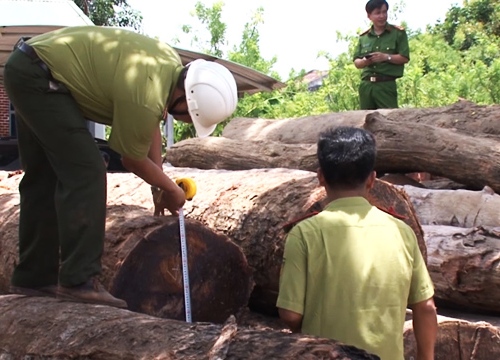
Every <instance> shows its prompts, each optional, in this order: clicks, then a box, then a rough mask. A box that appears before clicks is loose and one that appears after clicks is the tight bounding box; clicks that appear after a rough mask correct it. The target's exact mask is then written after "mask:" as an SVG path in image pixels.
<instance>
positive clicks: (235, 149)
mask: <svg viewBox="0 0 500 360" xmlns="http://www.w3.org/2000/svg"><path fill="white" fill-rule="evenodd" d="M165 160H166V162H168V163H170V164H172V165H173V166H176V167H193V168H198V169H225V170H250V169H266V168H287V169H297V170H306V171H316V170H317V169H318V159H317V155H316V144H285V143H278V142H271V141H246V140H232V139H227V138H224V137H207V138H193V139H187V140H182V141H180V142H178V143H176V144H174V145H173V146H172V147H171V148H169V149H168V150H167V153H166V155H165Z"/></svg>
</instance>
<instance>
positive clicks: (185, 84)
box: [4, 26, 237, 307]
mask: <svg viewBox="0 0 500 360" xmlns="http://www.w3.org/2000/svg"><path fill="white" fill-rule="evenodd" d="M4 84H5V88H6V90H7V94H8V95H9V97H10V100H11V102H12V104H13V105H14V107H15V109H16V114H17V115H16V121H17V126H18V140H19V153H20V159H21V164H22V168H23V170H24V176H23V179H22V181H21V183H20V185H19V192H20V196H21V210H20V211H21V212H20V222H19V263H18V264H17V266H16V268H15V269H14V273H13V275H12V279H11V292H12V293H17V294H23V295H28V296H29V295H32V296H40V295H41V296H57V297H58V298H61V299H67V300H73V301H80V302H88V303H97V304H106V305H111V306H116V307H126V306H127V304H126V303H125V301H123V300H120V299H117V298H115V297H113V296H112V295H111V294H109V293H108V292H107V291H106V290H105V289H104V288H103V287H102V285H101V284H100V283H99V282H98V281H97V279H96V277H97V276H98V275H99V274H100V273H101V256H102V252H103V243H104V230H105V220H106V168H105V164H104V162H103V159H102V157H101V154H100V152H99V150H98V148H97V146H96V144H95V141H94V139H93V137H92V135H91V134H90V132H89V131H88V130H87V126H86V119H90V120H93V121H95V122H98V123H101V124H106V125H110V126H111V129H112V130H111V134H110V136H109V146H110V148H111V149H113V150H115V151H116V152H118V153H119V154H120V155H121V157H122V163H123V166H124V167H125V168H126V169H128V170H129V171H131V172H133V173H134V174H136V175H137V176H139V177H141V178H142V179H143V180H144V181H146V182H147V183H149V184H150V185H152V187H154V188H159V189H160V190H159V191H161V192H162V196H160V197H156V199H157V201H156V202H155V213H159V212H161V211H163V210H164V209H165V208H166V209H168V210H169V211H170V212H171V213H172V214H177V213H178V209H180V208H181V207H182V206H183V204H184V202H185V195H184V192H183V190H182V189H181V188H180V187H179V186H177V185H176V184H175V182H173V181H172V180H171V179H170V178H169V177H168V176H167V175H166V174H164V173H163V171H162V156H161V132H160V122H161V120H162V119H164V118H165V116H166V114H167V113H170V114H172V115H173V116H174V118H176V119H177V120H182V121H186V122H192V123H193V124H194V126H195V128H196V131H197V133H198V135H199V136H207V135H209V134H211V133H212V131H213V130H214V128H215V126H216V125H217V123H219V122H221V121H223V120H225V119H226V118H228V117H229V116H230V115H231V114H232V113H233V112H234V110H235V108H236V104H237V89H236V82H235V79H234V77H233V75H232V74H231V73H230V72H229V70H228V69H226V68H225V67H224V66H222V65H220V64H216V63H214V62H209V61H204V60H195V61H193V62H192V63H191V64H189V65H188V66H186V67H184V66H183V65H182V63H181V59H180V57H179V55H178V54H177V52H176V51H175V50H174V49H173V48H171V47H170V46H168V45H166V44H164V43H162V42H160V41H157V40H154V39H151V38H149V37H146V36H143V35H139V34H136V33H134V32H132V31H128V30H123V29H117V28H106V27H97V26H95V27H94V26H86V27H69V28H64V29H61V30H56V31H53V32H49V33H46V34H43V35H40V36H37V37H34V38H32V39H30V40H28V41H27V42H24V41H22V40H20V41H19V42H18V44H17V45H16V49H15V50H14V52H13V53H12V55H11V56H10V58H9V60H8V61H7V64H6V66H5V72H4ZM158 198H159V199H160V200H159V201H158Z"/></svg>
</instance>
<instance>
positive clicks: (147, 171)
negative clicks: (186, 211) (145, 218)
mask: <svg viewBox="0 0 500 360" xmlns="http://www.w3.org/2000/svg"><path fill="white" fill-rule="evenodd" d="M122 164H123V166H124V167H125V169H127V170H128V171H130V172H133V173H134V174H135V175H137V176H139V177H140V178H141V179H143V180H144V181H145V182H147V183H148V184H150V185H152V186H156V187H159V188H160V189H161V190H163V191H164V196H163V197H162V198H163V199H167V200H166V201H165V202H164V203H163V204H162V205H164V207H165V208H167V209H168V210H169V211H170V212H171V213H172V214H173V215H177V214H178V210H179V209H180V208H182V206H183V205H184V203H185V202H186V195H185V194H184V191H183V190H182V189H181V188H180V187H179V186H177V184H176V183H175V182H173V181H172V180H171V179H170V178H169V177H168V176H167V175H165V173H164V172H163V170H162V168H161V167H158V165H157V164H155V163H154V162H153V161H152V160H151V159H150V158H149V157H147V158H145V159H142V160H136V159H132V158H130V157H126V156H122Z"/></svg>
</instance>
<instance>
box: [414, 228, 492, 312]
mask: <svg viewBox="0 0 500 360" xmlns="http://www.w3.org/2000/svg"><path fill="white" fill-rule="evenodd" d="M423 229H424V233H425V241H426V244H427V251H428V263H427V267H428V269H429V273H430V275H431V278H432V280H433V282H434V287H435V291H436V294H435V296H436V298H437V299H439V300H440V302H441V303H442V304H444V305H446V306H452V307H458V308H460V309H462V310H471V311H478V312H489V313H494V314H497V315H498V314H500V269H499V266H498V264H499V263H500V240H499V239H500V228H489V229H488V228H484V227H478V228H458V227H454V226H439V225H435V226H433V225H427V226H423Z"/></svg>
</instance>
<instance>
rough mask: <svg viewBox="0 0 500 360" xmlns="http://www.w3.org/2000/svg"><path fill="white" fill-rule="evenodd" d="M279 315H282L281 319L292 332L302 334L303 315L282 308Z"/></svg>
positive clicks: (279, 309)
mask: <svg viewBox="0 0 500 360" xmlns="http://www.w3.org/2000/svg"><path fill="white" fill-rule="evenodd" d="M278 313H279V315H280V319H281V320H283V322H284V323H285V324H286V325H287V326H288V327H289V328H290V330H292V332H294V333H299V332H300V329H301V327H302V314H299V313H296V312H294V311H291V310H287V309H282V308H278Z"/></svg>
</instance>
